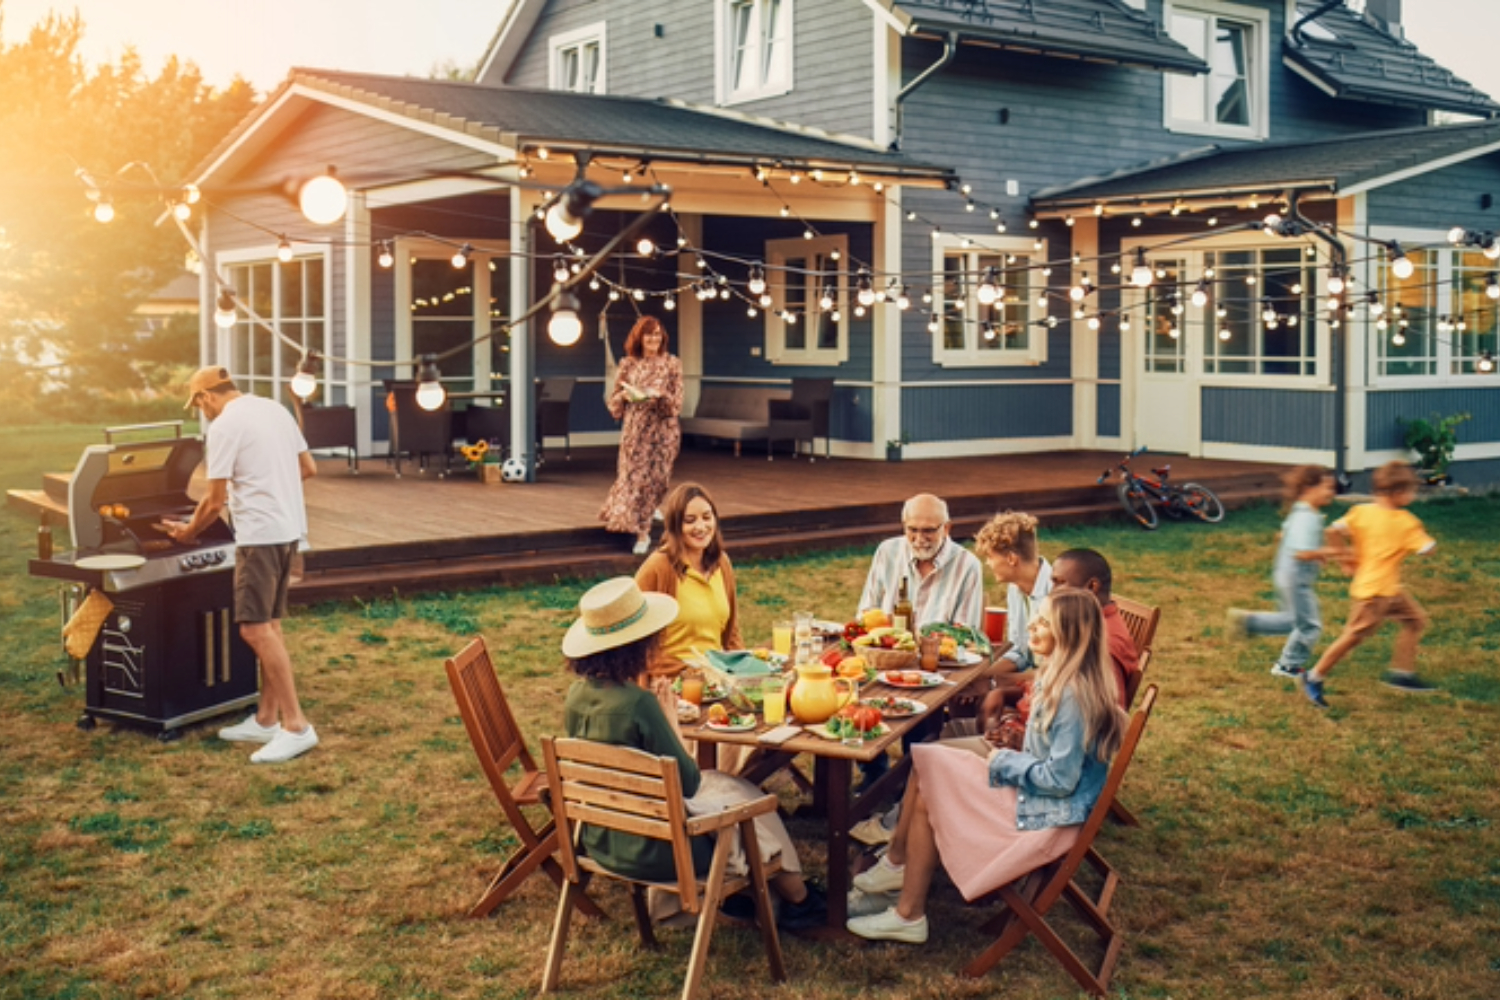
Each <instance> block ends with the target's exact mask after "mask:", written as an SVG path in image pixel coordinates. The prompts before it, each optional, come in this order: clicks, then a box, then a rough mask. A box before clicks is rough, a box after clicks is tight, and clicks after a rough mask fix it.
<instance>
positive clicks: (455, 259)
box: [448, 243, 474, 270]
mask: <svg viewBox="0 0 1500 1000" xmlns="http://www.w3.org/2000/svg"><path fill="white" fill-rule="evenodd" d="M473 252H474V248H473V247H471V246H470V245H469V244H467V243H465V244H464V245H463V246H461V247H459V248H458V250H456V251H455V252H454V254H453V256H452V257H450V258H449V259H448V263H450V264H452V265H453V267H454V270H463V269H464V268H466V267H468V266H469V254H471V253H473Z"/></svg>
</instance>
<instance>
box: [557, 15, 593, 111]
mask: <svg viewBox="0 0 1500 1000" xmlns="http://www.w3.org/2000/svg"><path fill="white" fill-rule="evenodd" d="M550 43H551V57H550V69H549V75H550V77H551V80H552V89H553V90H571V91H572V92H573V93H575V94H603V93H605V92H606V91H605V89H604V22H603V21H600V22H598V23H597V24H591V25H589V26H588V27H586V28H579V29H578V30H576V31H569V32H567V33H565V34H561V35H553V36H552V38H551V39H550Z"/></svg>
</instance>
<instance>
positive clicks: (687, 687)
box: [682, 673, 703, 705]
mask: <svg viewBox="0 0 1500 1000" xmlns="http://www.w3.org/2000/svg"><path fill="white" fill-rule="evenodd" d="M682 700H683V701H690V702H692V703H693V704H694V705H701V704H703V675H702V674H699V673H685V674H683V675H682Z"/></svg>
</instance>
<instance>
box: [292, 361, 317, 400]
mask: <svg viewBox="0 0 1500 1000" xmlns="http://www.w3.org/2000/svg"><path fill="white" fill-rule="evenodd" d="M290 388H291V390H292V394H293V395H295V396H296V397H297V398H298V399H300V400H303V401H304V402H305V401H306V400H308V399H311V398H312V394H313V393H315V392H317V391H318V356H317V355H316V354H315V353H313V352H311V351H309V352H308V353H306V354H304V355H303V356H302V362H301V363H300V364H299V365H297V374H295V375H293V376H292V383H291V386H290Z"/></svg>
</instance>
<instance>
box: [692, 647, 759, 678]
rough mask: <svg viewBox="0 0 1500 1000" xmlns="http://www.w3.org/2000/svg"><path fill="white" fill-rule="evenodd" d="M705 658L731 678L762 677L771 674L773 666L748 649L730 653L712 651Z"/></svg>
mask: <svg viewBox="0 0 1500 1000" xmlns="http://www.w3.org/2000/svg"><path fill="white" fill-rule="evenodd" d="M704 657H705V658H706V659H707V660H708V662H709V665H710V666H712V667H714V668H715V669H717V670H722V671H723V672H724V673H726V674H728V675H730V676H731V677H762V676H764V675H766V674H769V673H771V665H770V664H768V663H767V662H766V661H765V660H762V659H761V658H760V657H758V656H756V655H755V654H754V653H752V652H750V651H749V650H747V649H736V650H733V651H730V652H725V651H723V650H718V649H710V650H709V651H708V652H707V653H705V654H704Z"/></svg>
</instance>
